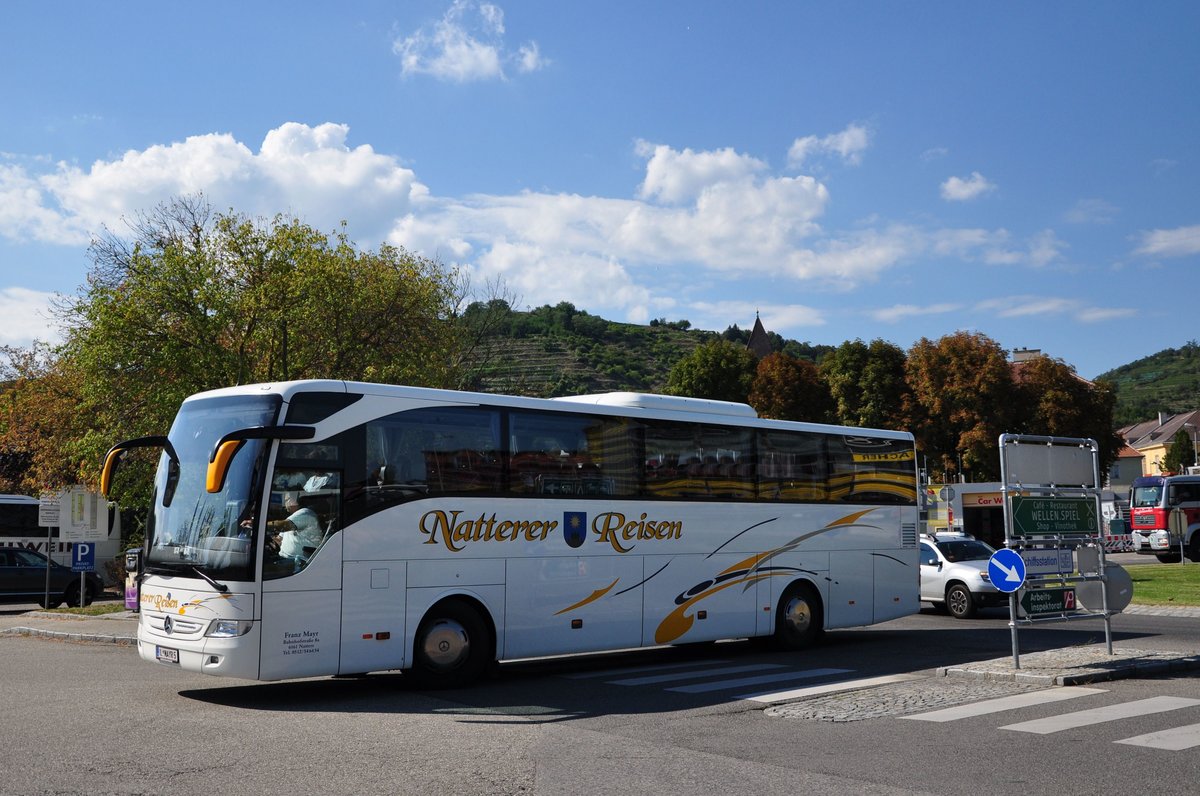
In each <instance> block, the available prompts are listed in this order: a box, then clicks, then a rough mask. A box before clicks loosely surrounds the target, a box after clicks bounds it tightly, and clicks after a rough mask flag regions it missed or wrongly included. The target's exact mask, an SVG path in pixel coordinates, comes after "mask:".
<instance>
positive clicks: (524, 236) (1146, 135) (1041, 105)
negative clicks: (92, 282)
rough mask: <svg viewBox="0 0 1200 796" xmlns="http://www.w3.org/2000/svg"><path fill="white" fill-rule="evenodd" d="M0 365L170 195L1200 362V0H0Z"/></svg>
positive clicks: (722, 320)
mask: <svg viewBox="0 0 1200 796" xmlns="http://www.w3.org/2000/svg"><path fill="white" fill-rule="evenodd" d="M0 20H2V22H3V24H2V25H0V118H3V124H0V344H8V345H28V344H29V343H30V342H31V341H32V340H33V339H35V338H36V339H42V340H50V341H53V340H55V339H56V338H57V334H58V331H57V329H56V328H55V326H54V324H53V322H52V321H50V320H49V319H48V316H47V313H46V307H47V306H48V305H49V302H50V300H51V298H52V296H53V295H54V294H55V293H67V294H71V293H75V292H76V291H78V290H79V289H80V286H81V285H83V283H84V280H85V276H86V274H87V271H88V268H89V261H88V259H87V243H88V240H89V239H90V236H91V235H93V234H94V233H95V232H97V231H99V230H101V229H103V228H105V227H107V228H109V229H111V230H113V231H116V232H118V233H119V232H121V231H123V230H124V229H125V227H124V224H125V220H127V219H130V218H132V217H133V216H135V215H136V213H138V212H139V211H143V210H148V209H151V208H153V207H154V205H156V204H157V203H159V202H161V201H163V200H164V199H166V198H168V197H170V196H173V195H180V194H188V193H193V192H197V191H202V192H204V194H205V195H207V196H208V197H209V198H210V200H211V201H212V203H213V204H214V205H215V206H216V207H217V208H218V209H228V208H232V209H235V210H237V211H239V212H242V213H246V214H249V215H252V216H261V217H270V216H272V215H274V214H275V213H278V212H284V213H290V214H294V215H296V216H298V217H300V218H301V219H303V220H304V221H306V222H308V223H309V224H312V225H313V226H316V227H317V228H319V229H323V230H326V231H331V230H333V229H334V228H335V227H336V226H337V225H338V223H339V222H340V221H342V220H345V221H346V222H347V224H348V229H349V233H350V235H351V237H352V238H354V239H355V240H356V241H357V242H358V243H359V244H360V245H362V246H366V247H373V246H376V245H378V244H379V243H380V242H382V241H390V242H392V243H396V244H399V245H403V246H405V247H406V248H408V249H410V250H413V251H417V252H420V253H422V254H426V255H428V256H431V257H435V258H437V259H439V260H441V261H442V262H444V263H446V264H447V265H455V266H460V267H462V268H465V269H468V270H469V271H470V273H471V275H472V281H473V283H474V284H475V285H476V286H477V287H480V288H482V287H483V286H484V285H486V284H488V283H489V282H492V281H494V280H496V279H500V280H503V283H504V284H505V285H506V287H507V289H508V290H509V292H510V293H512V294H514V295H515V296H516V297H517V298H518V306H520V307H522V308H523V307H528V306H538V305H541V304H545V303H557V302H559V301H570V302H572V303H574V304H575V305H576V306H577V307H579V308H581V309H585V310H587V311H589V312H592V313H594V314H598V315H601V316H603V317H606V318H610V319H613V320H623V321H630V322H637V323H646V322H648V321H649V320H651V319H653V318H666V319H668V320H678V319H687V320H689V321H691V322H692V324H693V325H694V326H697V327H700V328H707V329H714V330H718V331H719V330H722V329H724V328H726V327H727V326H728V325H730V324H733V323H736V324H738V325H739V326H742V327H743V328H745V327H748V326H750V325H751V324H752V323H753V321H754V316H755V313H756V312H758V313H760V314H761V316H762V318H763V321H764V323H765V324H766V326H767V328H769V329H771V330H773V331H776V332H778V333H780V334H782V335H784V336H785V337H792V338H796V339H798V340H807V341H811V342H814V343H827V344H832V345H836V344H839V343H841V342H843V341H845V340H850V339H855V338H861V339H863V340H866V341H869V340H872V339H875V338H884V339H886V340H890V341H892V342H893V343H896V344H897V345H900V346H902V347H904V348H907V347H908V346H910V345H911V344H912V343H913V342H914V341H916V340H918V339H919V338H922V337H927V338H930V339H937V338H938V337H941V336H942V335H944V334H948V333H952V332H954V331H957V330H960V329H965V330H971V331H977V332H981V333H983V334H986V335H988V336H989V337H991V338H993V339H995V340H996V341H997V342H999V343H1000V344H1001V345H1002V346H1004V347H1005V348H1008V349H1013V348H1038V349H1041V350H1042V351H1044V352H1045V353H1047V354H1049V355H1051V356H1054V357H1058V358H1061V359H1063V360H1065V361H1066V362H1068V363H1069V364H1071V365H1073V366H1075V367H1076V368H1077V369H1078V371H1079V373H1080V375H1082V376H1085V377H1089V378H1090V377H1094V376H1096V375H1098V374H1100V373H1102V372H1104V371H1107V370H1109V369H1111V368H1114V367H1116V366H1119V365H1122V364H1125V363H1127V362H1130V361H1133V360H1135V359H1138V358H1141V357H1143V356H1147V355H1149V354H1152V353H1154V352H1156V351H1159V350H1161V349H1163V348H1168V347H1177V346H1179V345H1182V344H1184V343H1185V342H1187V341H1189V340H1192V339H1196V338H1197V337H1200V334H1198V333H1197V331H1196V322H1195V318H1196V313H1195V311H1194V309H1192V308H1193V307H1194V306H1195V305H1196V303H1197V301H1198V300H1200V274H1198V272H1197V266H1198V265H1200V201H1198V200H1200V190H1198V186H1200V47H1198V46H1197V44H1196V43H1197V42H1198V41H1200V4H1196V3H1194V2H1154V3H1136V2H1128V3H1112V2H1054V3H1044V2H1010V3H990V4H984V3H969V2H911V3H898V2H845V3H803V2H762V3H745V4H734V3H718V2H658V3H654V2H611V1H610V2H549V1H548V0H547V1H545V2H517V0H502V1H501V2H498V3H495V4H489V3H480V2H467V1H465V0H460V1H459V2H451V1H450V0H438V1H437V2H432V1H426V0H418V1H417V2H390V3H384V2H355V3H346V4H343V5H342V6H341V7H338V6H334V5H330V4H328V3H315V2H256V3H233V2H217V3H203V4H183V3H163V2H160V1H157V0H156V2H132V1H131V2H122V3H115V4H100V3H83V2H65V3H64V2H54V1H53V0H42V1H40V2H31V1H30V0H9V2H6V3H5V4H4V5H3V10H2V14H0Z"/></svg>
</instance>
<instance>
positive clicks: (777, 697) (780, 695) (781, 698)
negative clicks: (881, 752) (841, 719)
mask: <svg viewBox="0 0 1200 796" xmlns="http://www.w3.org/2000/svg"><path fill="white" fill-rule="evenodd" d="M924 679H927V678H925V677H924V676H923V675H919V674H889V675H885V676H883V677H864V678H862V679H860V680H843V681H841V682H839V683H825V684H823V685H810V686H807V687H805V688H793V689H790V690H787V691H763V692H759V693H755V694H741V695H740V696H737V697H735V699H745V700H747V701H749V702H763V703H766V704H771V703H773V702H787V701H788V700H792V699H803V698H805V697H810V696H820V695H821V694H833V693H836V692H838V691H854V690H855V689H859V688H874V687H875V686H877V685H887V684H889V683H904V682H908V681H909V680H924Z"/></svg>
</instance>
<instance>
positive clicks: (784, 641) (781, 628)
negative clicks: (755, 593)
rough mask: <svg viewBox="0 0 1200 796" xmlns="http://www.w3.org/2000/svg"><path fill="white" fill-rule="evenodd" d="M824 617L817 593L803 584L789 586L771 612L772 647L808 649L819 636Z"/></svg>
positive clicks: (822, 627)
mask: <svg viewBox="0 0 1200 796" xmlns="http://www.w3.org/2000/svg"><path fill="white" fill-rule="evenodd" d="M823 630H824V616H823V612H822V609H821V598H820V597H819V596H818V595H817V590H816V589H814V588H813V587H812V586H811V585H809V584H807V583H793V584H792V585H791V586H788V587H787V589H786V590H785V591H784V593H783V596H782V597H780V598H779V608H778V610H777V611H776V612H775V638H774V641H775V646H776V647H778V648H779V649H784V650H798V649H803V648H805V647H808V646H811V645H813V644H815V643H816V642H817V640H818V639H819V638H820V637H821V632H822V631H823Z"/></svg>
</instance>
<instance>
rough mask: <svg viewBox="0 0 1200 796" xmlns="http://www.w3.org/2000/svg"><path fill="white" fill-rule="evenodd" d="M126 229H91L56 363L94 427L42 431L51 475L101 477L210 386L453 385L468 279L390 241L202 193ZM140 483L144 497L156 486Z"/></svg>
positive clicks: (61, 311)
mask: <svg viewBox="0 0 1200 796" xmlns="http://www.w3.org/2000/svg"><path fill="white" fill-rule="evenodd" d="M129 231H130V236H129V237H127V238H125V237H121V236H118V235H115V234H113V233H111V232H105V234H103V235H102V236H100V237H98V238H97V239H96V240H95V241H94V243H93V245H92V247H91V249H90V257H91V259H92V262H93V267H92V270H91V272H90V273H89V275H88V283H87V287H86V288H85V290H84V291H83V292H81V294H80V295H78V296H75V297H72V298H68V299H64V300H63V301H62V302H61V303H60V305H59V306H58V308H57V311H58V316H59V320H60V321H61V323H62V326H63V329H64V333H65V341H64V343H63V344H62V345H61V346H60V347H59V348H58V349H57V350H55V351H54V352H52V355H51V356H49V357H48V358H47V361H46V362H45V363H43V365H42V370H43V371H44V373H43V375H52V376H53V377H54V378H55V379H56V383H57V384H60V385H63V387H62V390H61V392H62V394H63V395H66V396H67V397H66V398H65V399H64V400H65V401H66V403H67V405H68V406H69V407H70V409H71V411H72V412H73V413H74V416H75V417H77V418H79V423H80V424H82V425H81V426H80V427H74V432H73V433H70V434H69V435H68V438H66V439H64V438H62V436H61V435H52V434H50V433H48V432H42V433H41V434H40V435H38V438H37V439H36V440H35V441H33V442H32V444H33V445H35V448H34V449H35V450H38V453H37V454H36V455H37V456H39V457H41V456H45V457H46V458H47V459H48V460H57V461H59V462H61V463H63V464H62V465H61V466H59V467H58V468H53V467H50V466H49V464H47V465H46V466H44V467H41V468H40V470H41V471H42V472H45V473H46V474H47V475H46V477H47V478H49V477H51V476H50V473H57V474H58V475H55V476H54V477H60V476H62V473H63V472H64V470H70V469H71V468H72V466H74V463H76V462H87V463H88V464H89V466H88V468H87V471H85V472H81V473H80V476H81V478H82V480H83V481H84V483H89V482H93V481H94V480H95V477H96V472H95V471H96V469H98V468H97V463H98V462H99V459H100V456H101V455H102V454H103V452H104V450H105V449H106V448H107V447H108V446H109V445H111V444H112V443H113V442H116V441H117V440H118V439H122V438H127V437H134V436H141V435H144V434H151V433H164V432H165V431H166V429H167V428H168V427H169V425H170V422H171V418H172V417H173V415H174V413H175V411H176V409H177V408H178V406H179V403H180V402H181V401H182V399H183V398H184V397H186V396H187V395H189V394H191V393H194V392H199V391H202V390H207V389H212V388H215V387H222V386H228V385H232V384H244V383H252V382H262V381H281V380H289V379H301V378H333V379H353V380H367V381H383V382H394V383H405V384H417V385H427V386H453V385H454V384H455V383H456V380H457V378H458V373H457V371H456V369H457V367H458V365H459V363H460V359H461V357H460V348H461V345H462V335H463V330H462V326H461V325H460V324H458V323H456V319H457V318H458V314H457V309H458V307H459V305H460V304H461V299H462V288H463V285H462V282H461V281H460V280H459V279H458V278H457V275H456V274H455V273H453V272H450V271H447V270H445V269H444V268H442V267H441V266H440V265H438V264H437V263H435V262H433V261H430V260H427V259H424V258H421V257H417V256H414V255H412V254H409V253H407V252H405V251H403V250H402V249H398V248H396V247H392V246H388V245H386V244H385V245H383V246H380V247H379V249H377V250H374V251H366V250H361V249H359V248H357V247H356V246H355V245H354V244H353V243H352V242H351V241H350V240H349V239H348V237H347V235H346V232H345V230H344V229H342V230H339V231H337V232H336V233H334V234H332V235H326V234H323V233H320V232H318V231H316V230H314V229H312V228H311V227H308V226H306V225H305V224H303V223H301V222H299V221H298V220H296V219H293V218H286V217H283V216H277V217H276V218H274V219H273V220H271V221H269V222H264V221H252V220H250V219H248V218H245V217H243V216H240V215H237V214H234V213H228V214H216V213H213V212H212V210H211V209H210V208H209V206H208V205H207V203H206V202H205V201H204V200H203V198H201V197H186V198H177V199H174V200H172V201H170V202H168V203H165V204H163V205H161V206H159V207H158V208H156V209H155V210H153V211H151V212H149V213H147V214H143V215H139V216H138V217H137V218H136V219H135V220H134V221H133V222H132V223H131V224H130V227H129ZM24 400H26V401H32V396H31V395H29V394H25V395H24ZM29 406H32V404H27V405H26V409H25V411H29V409H28V407H29ZM3 447H4V445H3V440H0V448H3ZM41 448H45V450H44V452H43V451H42V450H40V449H41ZM123 480H124V481H126V482H128V480H129V479H128V478H126V479H123ZM138 489H141V490H142V496H143V497H144V495H145V493H146V489H147V484H146V483H145V482H142V483H140V484H139V487H138ZM135 491H136V489H135Z"/></svg>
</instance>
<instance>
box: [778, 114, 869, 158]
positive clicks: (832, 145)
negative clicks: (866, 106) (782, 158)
mask: <svg viewBox="0 0 1200 796" xmlns="http://www.w3.org/2000/svg"><path fill="white" fill-rule="evenodd" d="M870 138H871V136H870V133H869V132H868V131H867V128H865V127H863V126H862V125H858V124H851V125H849V126H847V127H846V129H845V130H842V131H841V132H840V133H831V134H829V135H827V136H825V137H824V138H818V137H817V136H815V135H809V136H805V137H803V138H797V139H796V140H795V141H793V142H792V146H791V147H790V148H789V149H788V166H789V167H791V168H793V169H798V168H800V167H801V166H802V165H804V162H805V161H806V160H807V159H808V158H809V157H811V156H814V155H823V154H833V155H838V156H840V157H841V159H842V160H843V161H844V162H846V163H849V164H850V165H852V166H857V165H858V164H860V163H862V153H863V152H865V151H866V149H867V146H868V145H869V144H870Z"/></svg>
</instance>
